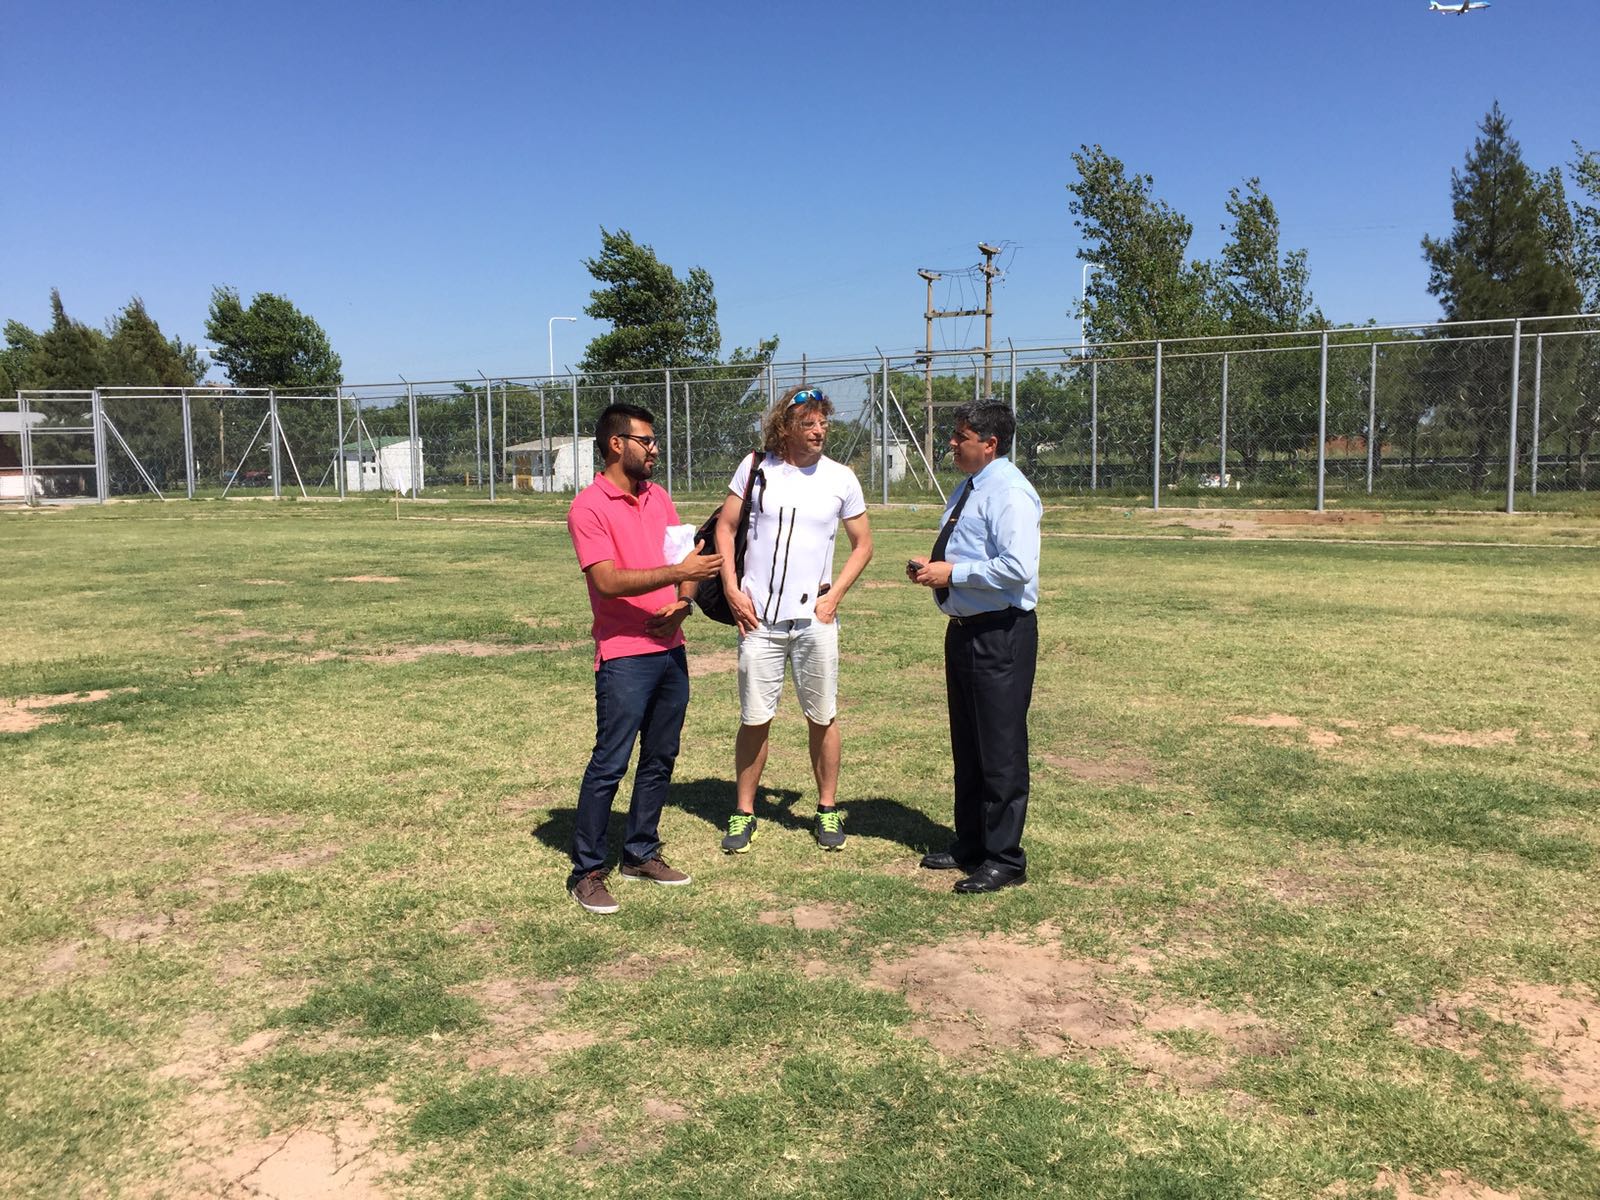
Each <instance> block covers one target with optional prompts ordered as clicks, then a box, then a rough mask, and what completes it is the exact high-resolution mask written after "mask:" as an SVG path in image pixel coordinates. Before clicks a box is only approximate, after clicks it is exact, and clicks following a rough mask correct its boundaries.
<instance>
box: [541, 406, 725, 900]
mask: <svg viewBox="0 0 1600 1200" xmlns="http://www.w3.org/2000/svg"><path fill="white" fill-rule="evenodd" d="M595 443H596V444H597V445H598V446H599V447H600V452H601V453H602V454H603V455H604V456H605V468H604V469H603V470H602V471H601V472H600V473H599V474H598V475H596V476H595V477H594V482H593V483H592V484H590V485H589V486H588V487H586V488H584V489H583V491H581V492H579V493H578V495H577V496H576V497H575V498H574V499H573V501H572V508H571V509H570V510H569V511H568V513H567V532H568V533H570V534H571V535H572V547H573V549H574V550H576V551H577V552H578V566H580V567H581V568H583V574H584V578H585V579H586V580H587V581H588V585H589V607H590V608H591V609H592V610H593V612H594V646H595V653H594V710H595V740H594V753H593V754H591V755H590V757H589V766H588V769H587V770H585V771H584V773H583V785H582V787H580V788H579V790H578V819H577V828H576V829H575V830H574V831H573V835H572V874H571V875H570V876H569V877H568V878H567V891H568V892H569V893H570V894H571V895H572V898H573V899H574V900H576V901H577V902H578V903H579V904H580V905H581V906H582V907H583V908H584V909H586V910H587V911H589V912H592V913H614V912H616V911H617V908H618V905H617V901H616V898H615V897H614V896H612V894H611V892H610V891H609V890H608V889H607V888H606V825H607V824H608V823H609V822H610V819H611V802H612V800H613V799H615V798H616V794H617V786H618V785H619V784H620V783H621V782H622V777H623V776H624V775H626V774H627V772H628V761H629V759H631V758H632V757H633V744H634V741H635V740H637V741H638V742H639V767H638V770H637V771H636V772H635V773H634V777H633V800H632V802H631V803H630V804H629V805H628V825H627V833H626V834H625V837H624V840H623V843H622V867H621V869H620V871H619V872H618V873H619V874H620V875H621V876H622V878H623V879H626V880H641V879H642V880H646V881H648V882H650V883H659V884H665V885H668V886H679V885H682V884H686V883H688V882H689V876H687V875H685V874H684V873H683V872H682V871H678V870H674V869H673V868H672V867H669V866H668V865H667V864H666V862H665V861H664V860H663V859H662V857H661V839H660V838H659V837H658V836H657V826H658V824H659V822H660V818H661V806H662V804H663V803H664V802H665V801H666V798H667V786H668V784H670V783H671V782H672V765H673V763H674V762H675V761H676V760H677V757H678V735H679V733H680V732H681V731H682V729H683V714H684V712H685V710H686V709H687V708H688V706H689V664H688V660H687V658H686V657H685V656H684V652H683V632H682V630H681V629H680V626H681V625H682V624H683V619H684V618H685V617H686V616H688V615H689V612H690V609H691V607H692V605H691V603H690V596H691V595H693V593H694V587H695V584H697V583H698V582H699V581H700V580H702V579H709V578H710V577H711V576H713V575H715V574H717V572H718V571H719V570H721V568H722V559H721V557H720V556H719V555H716V554H705V555H702V554H700V553H699V550H700V547H699V546H698V545H697V546H696V547H695V549H694V551H692V552H691V553H690V554H689V556H688V557H687V558H685V559H684V560H683V561H682V562H681V563H668V562H667V557H666V551H665V541H666V532H667V527H668V526H669V525H676V524H677V523H678V510H677V509H676V508H674V507H673V504H672V497H671V496H669V495H667V492H666V489H665V488H661V487H658V486H656V485H655V484H653V483H651V482H650V476H651V474H652V473H654V471H655V466H656V439H655V417H654V416H652V415H651V414H650V412H649V410H647V409H643V408H640V407H639V406H638V405H635V404H613V405H611V406H609V407H608V408H607V409H606V410H605V411H604V412H602V413H601V414H600V420H599V422H598V423H597V424H596V426H595Z"/></svg>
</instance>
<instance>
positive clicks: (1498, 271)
mask: <svg viewBox="0 0 1600 1200" xmlns="http://www.w3.org/2000/svg"><path fill="white" fill-rule="evenodd" d="M1478 131H1479V137H1478V138H1477V140H1476V141H1475V142H1474V143H1473V146H1472V149H1471V151H1470V152H1469V153H1468V154H1467V159H1466V163H1465V165H1464V166H1463V167H1462V168H1460V169H1457V170H1452V171H1451V173H1450V199H1451V208H1452V215H1453V217H1454V226H1453V228H1452V229H1451V231H1450V233H1449V234H1448V235H1447V236H1445V237H1442V238H1435V237H1431V236H1430V237H1424V238H1423V239H1422V253H1423V258H1424V259H1425V260H1426V261H1427V263H1428V290H1429V291H1430V292H1432V293H1433V294H1434V295H1435V296H1437V297H1438V298H1439V302H1440V305H1441V306H1442V307H1443V309H1444V315H1445V319H1446V320H1449V321H1476V320H1489V319H1495V318H1511V317H1539V316H1552V315H1556V314H1559V313H1567V312H1571V311H1573V310H1574V309H1575V308H1576V307H1577V305H1578V300H1579V296H1578V286H1577V282H1576V280H1575V278H1574V275H1573V269H1572V250H1571V246H1570V244H1569V245H1563V244H1562V242H1561V237H1562V222H1561V220H1560V219H1559V218H1557V216H1556V209H1557V208H1558V207H1559V208H1561V209H1563V210H1564V209H1565V203H1564V200H1563V199H1562V198H1561V197H1560V195H1559V193H1558V192H1556V191H1555V189H1556V188H1557V187H1559V176H1556V177H1555V182H1554V184H1553V183H1552V180H1551V178H1550V177H1549V176H1545V175H1540V174H1538V173H1536V172H1534V171H1531V170H1529V168H1528V165H1527V163H1525V162H1524V161H1523V158H1522V147H1521V146H1520V145H1519V144H1518V142H1517V140H1516V139H1515V138H1513V137H1512V136H1511V122H1510V121H1509V120H1508V119H1507V117H1506V115H1505V113H1503V112H1502V111H1501V109H1500V105H1499V102H1498V101H1497V102H1496V103H1495V104H1494V105H1493V107H1491V108H1490V110H1489V112H1488V113H1487V114H1486V115H1485V116H1484V119H1483V121H1482V122H1481V123H1480V124H1479V126H1478ZM1452 332H1453V333H1455V332H1457V331H1452ZM1471 332H1473V331H1471V330H1461V331H1459V334H1458V336H1466V335H1469V334H1470V333H1471ZM1448 340H1450V339H1447V341H1448ZM1435 358H1437V359H1438V360H1439V364H1440V370H1439V371H1437V372H1435V374H1434V378H1433V379H1431V380H1428V381H1426V382H1427V383H1428V385H1429V386H1431V387H1432V388H1433V389H1435V390H1437V392H1438V394H1440V395H1441V397H1442V400H1441V403H1440V405H1439V407H1438V409H1437V410H1436V413H1435V418H1436V419H1438V420H1441V421H1443V422H1444V423H1445V424H1446V426H1448V427H1449V428H1451V429H1454V430H1456V431H1457V432H1458V433H1459V434H1460V436H1461V437H1462V438H1463V439H1464V442H1465V447H1466V449H1467V452H1468V455H1469V460H1470V482H1471V486H1472V487H1473V489H1474V490H1477V489H1480V488H1482V487H1483V486H1484V484H1485V482H1486V479H1487V473H1488V467H1489V458H1490V454H1491V451H1492V450H1493V448H1494V443H1495V441H1496V439H1497V438H1498V437H1499V436H1500V434H1501V433H1502V432H1503V431H1504V430H1505V428H1506V424H1507V422H1506V380H1507V378H1508V373H1507V368H1506V367H1505V365H1504V364H1503V363H1502V362H1501V361H1500V360H1499V356H1497V355H1488V354H1483V353H1481V352H1477V351H1474V350H1471V349H1469V348H1468V347H1466V346H1464V345H1463V346H1460V347H1455V346H1450V345H1442V346H1440V347H1439V348H1438V351H1437V353H1436V355H1435Z"/></svg>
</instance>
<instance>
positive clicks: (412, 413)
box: [406, 383, 422, 500]
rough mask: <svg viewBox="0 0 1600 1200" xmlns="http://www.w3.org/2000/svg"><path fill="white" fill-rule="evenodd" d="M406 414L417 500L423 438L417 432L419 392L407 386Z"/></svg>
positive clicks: (414, 492)
mask: <svg viewBox="0 0 1600 1200" xmlns="http://www.w3.org/2000/svg"><path fill="white" fill-rule="evenodd" d="M406 414H407V418H408V422H409V426H408V427H409V430H410V434H411V455H410V458H411V498H412V499H413V500H415V499H416V498H417V491H418V484H420V483H421V482H422V480H421V475H422V438H421V436H420V435H419V433H418V432H417V392H416V389H415V388H413V387H412V386H411V385H410V384H409V383H408V384H406Z"/></svg>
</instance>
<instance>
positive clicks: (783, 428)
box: [761, 387, 833, 458]
mask: <svg viewBox="0 0 1600 1200" xmlns="http://www.w3.org/2000/svg"><path fill="white" fill-rule="evenodd" d="M813 390H815V389H811V388H805V387H792V388H790V389H789V390H788V391H787V392H785V393H784V394H783V395H782V396H781V397H779V399H778V403H777V405H776V406H775V407H774V408H773V409H772V411H771V412H769V413H768V414H767V415H766V418H765V419H764V420H763V421H762V422H761V445H762V447H763V448H764V449H765V450H766V451H767V453H768V454H776V455H777V456H778V457H780V458H781V457H783V447H784V443H785V442H787V441H788V440H789V435H790V434H791V433H793V432H794V431H795V430H796V429H798V428H799V427H800V423H801V422H802V421H804V420H805V419H806V418H807V417H831V416H833V401H832V400H829V399H828V398H827V397H826V396H824V397H823V398H822V399H821V400H807V401H806V402H805V403H804V404H796V403H794V398H795V397H796V396H798V395H799V394H800V393H801V392H804V391H813Z"/></svg>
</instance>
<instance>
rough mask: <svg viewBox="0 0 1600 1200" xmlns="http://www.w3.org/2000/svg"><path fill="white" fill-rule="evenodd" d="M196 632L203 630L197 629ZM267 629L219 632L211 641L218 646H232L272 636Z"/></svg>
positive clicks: (213, 635) (212, 636)
mask: <svg viewBox="0 0 1600 1200" xmlns="http://www.w3.org/2000/svg"><path fill="white" fill-rule="evenodd" d="M194 632H195V633H199V632H201V631H200V630H195V631H194ZM271 636H272V635H271V634H270V633H268V632H267V631H266V630H265V629H236V630H234V631H233V632H232V633H217V634H212V635H211V641H212V643H213V644H214V645H217V646H231V645H233V644H234V643H235V642H255V641H260V640H261V639H262V638H264V637H271Z"/></svg>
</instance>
